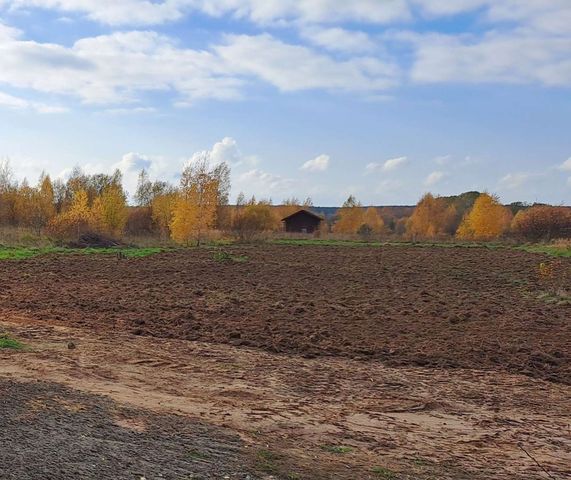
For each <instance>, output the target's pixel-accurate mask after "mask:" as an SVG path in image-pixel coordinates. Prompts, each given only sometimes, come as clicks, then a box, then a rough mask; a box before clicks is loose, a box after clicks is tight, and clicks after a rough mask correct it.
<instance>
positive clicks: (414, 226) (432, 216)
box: [407, 193, 456, 239]
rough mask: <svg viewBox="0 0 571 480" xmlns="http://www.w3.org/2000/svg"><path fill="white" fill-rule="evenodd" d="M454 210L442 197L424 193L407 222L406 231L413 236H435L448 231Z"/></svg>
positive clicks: (454, 214)
mask: <svg viewBox="0 0 571 480" xmlns="http://www.w3.org/2000/svg"><path fill="white" fill-rule="evenodd" d="M455 216H456V210H455V208H454V206H452V205H448V204H447V202H446V200H445V199H443V198H442V197H435V196H434V195H432V194H431V193H427V194H425V195H424V196H423V197H422V198H421V199H420V201H419V202H418V203H417V205H416V208H415V209H414V212H413V214H412V215H411V217H410V218H409V219H408V222H407V233H408V234H409V235H410V236H411V237H412V238H413V239H416V238H436V237H439V236H443V235H446V234H448V233H449V232H450V228H451V224H452V223H453V222H454V218H455Z"/></svg>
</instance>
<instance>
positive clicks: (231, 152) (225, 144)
mask: <svg viewBox="0 0 571 480" xmlns="http://www.w3.org/2000/svg"><path fill="white" fill-rule="evenodd" d="M203 158H207V159H208V160H209V161H210V163H211V164H212V165H218V164H220V163H223V162H226V163H227V164H228V165H229V166H230V167H231V168H236V167H240V166H249V167H253V166H255V165H257V163H258V161H259V160H258V158H257V157H256V156H253V155H251V156H246V155H243V154H242V152H241V151H240V149H239V148H238V143H237V142H236V140H234V139H233V138H231V137H225V138H223V139H222V140H221V141H220V142H216V143H215V144H214V145H213V147H212V149H210V150H202V151H199V152H195V153H194V154H193V155H192V157H191V158H190V160H189V163H192V162H195V161H197V160H200V159H203Z"/></svg>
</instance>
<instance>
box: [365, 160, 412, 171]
mask: <svg viewBox="0 0 571 480" xmlns="http://www.w3.org/2000/svg"><path fill="white" fill-rule="evenodd" d="M407 162H408V157H397V158H390V159H388V160H386V161H385V162H383V163H378V162H372V163H369V164H367V166H366V167H365V169H366V170H367V172H376V171H382V172H392V171H393V170H396V169H397V168H399V167H402V166H403V165H405V164H406V163H407Z"/></svg>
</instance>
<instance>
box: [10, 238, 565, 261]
mask: <svg viewBox="0 0 571 480" xmlns="http://www.w3.org/2000/svg"><path fill="white" fill-rule="evenodd" d="M269 243H271V244H274V245H284V246H299V247H305V246H322V247H350V248H351V247H353V248H358V247H367V248H382V247H387V246H394V247H418V248H486V249H489V250H498V249H512V250H522V251H526V252H530V253H538V254H545V255H549V256H553V257H567V258H571V246H568V245H565V246H558V245H549V244H528V245H506V244H501V243H474V242H404V241H403V242H382V241H371V242H368V241H358V240H331V239H323V240H322V239H276V240H271V241H269ZM232 246H239V244H237V243H235V242H232V241H229V240H225V241H216V242H210V243H206V244H204V248H220V247H232ZM190 248H192V247H190ZM175 249H176V247H114V248H83V249H79V248H65V247H54V246H45V247H28V246H20V247H16V246H2V245H0V260H24V259H26V258H31V257H37V256H39V255H50V254H81V255H93V254H99V255H116V254H117V253H119V252H121V253H122V254H123V255H125V256H126V257H128V258H140V257H147V256H149V255H154V254H157V253H161V252H165V251H169V250H175Z"/></svg>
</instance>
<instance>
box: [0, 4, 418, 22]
mask: <svg viewBox="0 0 571 480" xmlns="http://www.w3.org/2000/svg"><path fill="white" fill-rule="evenodd" d="M2 3H4V4H8V5H9V6H10V7H11V8H12V9H15V8H29V7H40V8H47V9H54V10H58V11H61V12H77V13H83V14H86V15H87V17H88V18H90V19H91V20H94V21H97V22H101V23H105V24H109V25H153V24H161V23H165V22H169V21H173V20H178V19H179V18H181V17H182V16H184V15H185V14H187V13H188V12H192V11H202V12H204V13H206V14H208V15H211V16H216V17H220V16H223V15H233V16H234V17H238V18H246V19H249V20H251V21H252V22H255V23H261V24H268V23H284V22H303V23H321V22H336V21H363V22H367V23H388V22H391V21H395V20H404V19H407V18H409V17H410V12H409V8H408V5H407V2H406V1H405V0H391V1H389V2H386V1H384V2H379V1H378V0H351V1H350V2H348V1H346V0H319V1H317V0H163V1H161V2H157V1H151V0H120V1H114V0H0V6H1V5H2Z"/></svg>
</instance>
